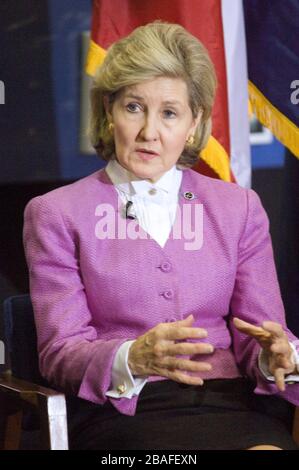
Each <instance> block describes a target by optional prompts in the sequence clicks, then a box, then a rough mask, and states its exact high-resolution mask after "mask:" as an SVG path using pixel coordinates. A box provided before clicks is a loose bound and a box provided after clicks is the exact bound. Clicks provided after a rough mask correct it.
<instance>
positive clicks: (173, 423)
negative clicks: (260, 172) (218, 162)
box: [24, 22, 299, 450]
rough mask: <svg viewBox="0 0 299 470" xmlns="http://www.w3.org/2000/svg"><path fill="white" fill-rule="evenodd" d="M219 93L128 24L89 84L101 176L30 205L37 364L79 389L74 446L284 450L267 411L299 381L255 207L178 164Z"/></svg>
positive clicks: (160, 38) (181, 37)
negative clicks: (128, 29) (103, 162)
mask: <svg viewBox="0 0 299 470" xmlns="http://www.w3.org/2000/svg"><path fill="white" fill-rule="evenodd" d="M215 88H216V79H215V73H214V69H213V66H212V63H211V61H210V59H209V57H208V54H207V52H206V50H205V49H204V47H203V46H202V45H201V43H200V42H199V41H198V40H197V39H196V38H194V37H193V36H192V35H191V34H189V33H188V32H187V31H186V30H185V29H184V28H182V27H181V26H179V25H173V24H167V23H162V22H154V23H151V24H148V25H146V26H143V27H140V28H137V29H136V30H135V31H134V32H133V33H132V34H131V35H129V36H128V37H126V38H124V39H122V40H120V41H118V42H117V43H115V44H113V45H112V46H111V48H110V49H109V50H108V53H107V56H106V58H105V61H104V63H103V65H102V66H101V67H100V68H99V70H98V73H97V75H96V77H95V80H94V87H93V90H92V120H91V137H92V142H93V144H94V146H95V147H96V148H97V149H98V152H99V154H100V156H101V157H103V158H104V159H105V160H107V161H108V164H107V166H106V168H105V170H100V171H97V172H96V173H94V174H92V175H90V176H88V177H86V178H83V179H82V180H80V181H77V182H76V183H74V184H71V185H68V186H64V187H62V188H59V189H57V190H55V191H52V192H50V193H48V194H45V195H43V196H40V197H37V198H35V199H33V200H32V201H31V202H30V203H29V205H28V206H27V208H26V211H25V227H24V244H25V251H26V256H27V261H28V267H29V272H30V292H31V296H32V301H33V305H34V311H35V317H36V326H37V332H38V347H39V356H40V369H41V372H42V374H43V375H44V376H45V377H46V378H47V380H48V381H49V382H50V383H52V384H53V385H54V386H56V387H59V388H61V389H62V390H64V391H65V392H67V393H69V394H72V395H76V396H77V398H76V399H73V400H70V404H69V414H70V440H71V446H72V447H73V448H84V449H86V448H89V449H106V450H108V449H221V448H222V449H248V448H260V447H259V446H260V445H266V446H268V447H267V448H294V447H295V444H294V443H293V441H292V439H291V437H290V436H289V435H288V433H287V431H286V429H285V428H284V426H283V424H282V423H281V422H280V420H279V419H278V418H277V417H273V416H272V415H271V411H270V408H271V407H275V408H277V407H282V408H283V406H284V404H286V403H287V402H286V401H284V400H282V399H281V398H283V399H285V400H288V401H290V402H292V403H295V404H299V385H298V384H296V383H292V384H290V383H287V378H289V379H290V378H291V380H292V382H293V381H295V380H297V378H298V377H297V369H296V364H295V359H296V357H297V356H296V354H295V346H294V344H295V343H294V341H296V338H295V337H294V336H293V335H292V333H291V332H290V331H288V329H287V328H286V325H285V320H284V313H283V306H282V302H281V298H280V293H279V288H278V284H277V279H276V273H275V267H274V262H273V254H272V248H271V242H270V237H269V233H268V220H267V217H266V214H265V212H264V210H263V208H262V206H261V203H260V201H259V198H258V196H257V195H256V194H255V193H254V192H253V191H251V190H245V189H242V188H240V187H238V186H237V185H235V184H229V183H225V182H222V181H218V180H214V179H211V178H208V177H205V176H202V175H199V174H198V173H196V172H194V171H192V170H191V169H190V167H192V166H193V165H194V163H195V162H196V159H197V158H198V157H197V155H198V153H199V152H200V151H201V150H202V149H203V148H204V146H205V144H206V142H207V139H208V137H209V135H210V129H211V109H212V105H213V100H214V95H215ZM293 343H294V344H293ZM290 374H291V375H290ZM253 392H255V393H253ZM258 394H260V395H272V396H271V397H259V396H258ZM267 404H268V405H269V406H268V411H267V407H266V410H265V409H264V408H263V407H264V406H266V405H267ZM261 410H262V411H261Z"/></svg>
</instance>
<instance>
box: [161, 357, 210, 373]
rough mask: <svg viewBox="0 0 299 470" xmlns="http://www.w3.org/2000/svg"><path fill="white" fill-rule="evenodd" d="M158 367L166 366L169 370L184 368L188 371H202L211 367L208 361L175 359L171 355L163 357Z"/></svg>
mask: <svg viewBox="0 0 299 470" xmlns="http://www.w3.org/2000/svg"><path fill="white" fill-rule="evenodd" d="M158 366H159V367H167V369H169V370H176V369H179V370H186V371H190V372H203V371H209V370H211V369H212V366H211V364H209V363H208V362H200V361H190V360H189V359H177V358H173V357H167V356H166V357H163V358H161V359H160V360H159V362H158Z"/></svg>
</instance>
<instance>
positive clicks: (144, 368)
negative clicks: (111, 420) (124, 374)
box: [128, 315, 213, 385]
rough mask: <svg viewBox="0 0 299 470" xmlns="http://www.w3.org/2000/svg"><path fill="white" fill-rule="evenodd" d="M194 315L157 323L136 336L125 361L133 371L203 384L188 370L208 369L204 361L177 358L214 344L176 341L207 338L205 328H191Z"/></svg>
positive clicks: (203, 351)
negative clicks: (178, 341) (177, 341)
mask: <svg viewBox="0 0 299 470" xmlns="http://www.w3.org/2000/svg"><path fill="white" fill-rule="evenodd" d="M193 321H194V318H193V315H189V317H187V318H186V319H185V320H180V321H176V322H172V323H159V324H158V325H157V326H155V327H154V328H152V329H151V330H149V331H147V332H146V333H145V334H144V335H142V336H139V337H138V338H137V339H136V341H134V343H133V344H132V346H131V347H130V350H129V356H128V365H129V367H130V370H131V372H132V374H135V375H161V376H163V377H167V378H169V379H172V380H174V381H176V382H183V383H186V384H189V385H202V384H203V380H202V378H201V377H195V376H192V375H189V374H188V373H186V372H187V371H192V372H200V371H208V370H211V365H210V364H208V363H207V362H199V361H191V360H190V359H184V358H179V357H177V356H179V355H187V356H189V355H193V354H211V352H213V346H212V345H211V344H208V343H187V342H180V343H176V340H184V339H186V338H197V339H199V338H206V337H207V331H206V330H204V329H203V328H193V327H192V323H193Z"/></svg>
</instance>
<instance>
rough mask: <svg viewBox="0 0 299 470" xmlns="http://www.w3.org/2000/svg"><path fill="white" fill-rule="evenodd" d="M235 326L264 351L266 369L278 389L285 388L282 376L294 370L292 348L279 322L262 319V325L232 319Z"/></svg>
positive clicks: (282, 389)
mask: <svg viewBox="0 0 299 470" xmlns="http://www.w3.org/2000/svg"><path fill="white" fill-rule="evenodd" d="M233 322H234V325H235V327H236V328H237V329H238V330H239V331H241V332H242V333H245V334H247V335H249V336H252V337H253V338H255V339H256V340H257V341H258V343H259V344H260V345H261V346H262V348H263V349H264V350H265V352H266V357H267V359H268V369H269V371H270V373H271V374H272V375H273V376H274V378H275V383H276V385H277V387H278V389H279V390H280V391H282V392H283V391H284V390H285V383H284V377H285V375H288V374H292V373H294V372H295V371H296V365H295V364H294V363H293V362H292V360H291V356H292V352H293V351H292V348H291V346H290V344H289V341H288V337H287V335H286V333H285V332H284V331H283V329H282V326H281V325H280V324H279V323H276V322H272V321H264V322H263V323H262V326H255V325H251V324H250V323H247V322H245V321H243V320H240V319H239V318H234V319H233Z"/></svg>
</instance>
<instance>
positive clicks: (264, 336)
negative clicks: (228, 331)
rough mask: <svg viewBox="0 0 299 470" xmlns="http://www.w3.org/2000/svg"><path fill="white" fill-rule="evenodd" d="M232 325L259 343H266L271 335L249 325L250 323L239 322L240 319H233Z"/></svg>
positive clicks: (260, 328) (258, 327)
mask: <svg viewBox="0 0 299 470" xmlns="http://www.w3.org/2000/svg"><path fill="white" fill-rule="evenodd" d="M233 323H234V325H235V327H236V328H237V329H238V330H239V331H241V332H242V333H245V334H247V335H250V336H253V337H254V338H256V339H257V340H260V341H268V340H269V339H270V338H271V333H270V332H269V331H267V330H265V329H264V328H262V327H260V326H255V325H251V324H250V323H248V322H246V321H244V320H241V319H240V318H236V317H235V318H234V319H233Z"/></svg>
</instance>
